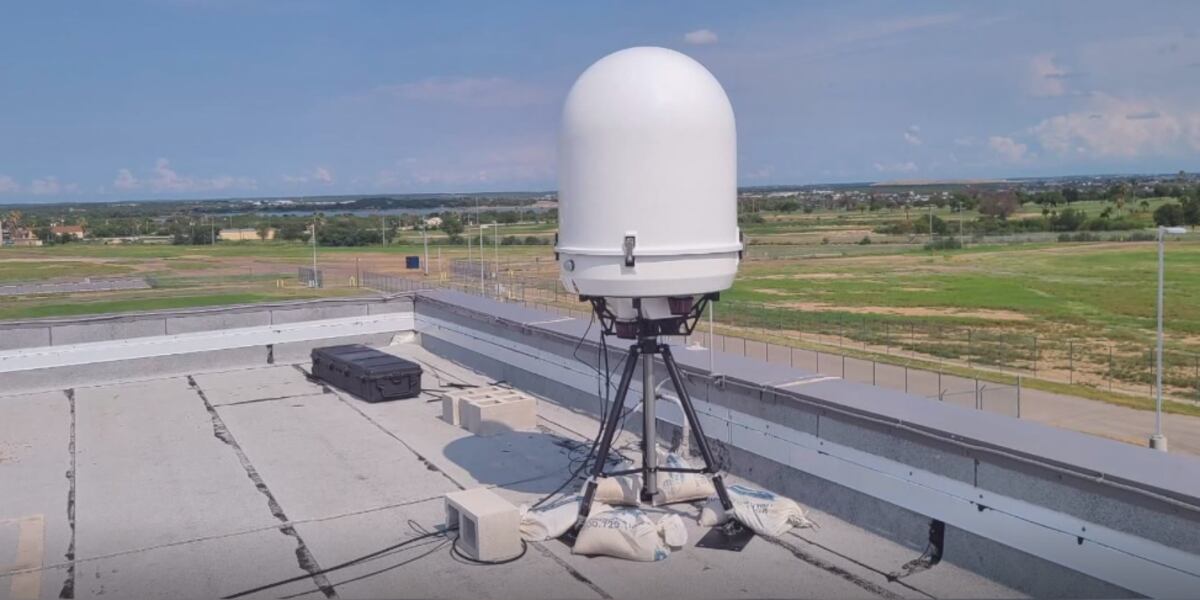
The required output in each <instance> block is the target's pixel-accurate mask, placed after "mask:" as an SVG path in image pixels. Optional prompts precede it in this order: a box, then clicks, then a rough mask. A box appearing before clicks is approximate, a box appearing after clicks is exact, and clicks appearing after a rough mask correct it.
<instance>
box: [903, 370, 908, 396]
mask: <svg viewBox="0 0 1200 600" xmlns="http://www.w3.org/2000/svg"><path fill="white" fill-rule="evenodd" d="M904 393H905V394H907V393H908V365H904Z"/></svg>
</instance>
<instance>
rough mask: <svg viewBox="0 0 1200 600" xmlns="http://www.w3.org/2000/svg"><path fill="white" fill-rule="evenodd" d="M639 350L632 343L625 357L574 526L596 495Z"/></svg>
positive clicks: (587, 509)
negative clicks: (623, 366)
mask: <svg viewBox="0 0 1200 600" xmlns="http://www.w3.org/2000/svg"><path fill="white" fill-rule="evenodd" d="M640 354H641V351H640V350H638V347H637V346H636V345H634V346H633V347H631V348H630V349H629V355H628V356H626V357H625V370H624V371H622V372H621V383H620V384H619V385H618V386H617V395H616V398H615V399H614V400H613V404H612V406H610V407H608V410H609V412H608V420H607V421H605V422H604V431H603V433H601V435H600V446H599V447H598V448H596V454H595V456H594V460H595V463H594V464H592V473H591V476H590V477H588V481H587V486H586V487H584V491H583V501H582V502H580V503H579V517H578V518H577V519H576V520H575V526H576V527H580V526H582V525H583V522H584V520H586V519H587V516H588V513H589V512H590V511H591V510H592V498H593V497H594V496H595V495H596V484H597V482H598V481H599V479H600V477H601V476H603V475H604V463H605V462H606V461H607V460H608V451H609V448H611V447H612V440H613V436H615V435H616V434H617V426H618V424H619V423H620V422H621V409H622V408H624V406H625V394H627V393H628V392H629V384H630V383H632V382H633V371H634V369H636V368H637V363H638V356H639V355H640Z"/></svg>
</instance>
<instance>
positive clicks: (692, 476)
mask: <svg viewBox="0 0 1200 600" xmlns="http://www.w3.org/2000/svg"><path fill="white" fill-rule="evenodd" d="M658 465H659V466H660V467H671V468H674V469H692V468H695V467H693V466H692V464H691V463H689V462H688V461H687V459H685V458H683V457H682V456H679V455H678V454H675V453H674V452H665V451H663V450H661V449H660V450H658ZM636 466H637V465H634V464H633V462H632V461H629V460H626V461H625V462H623V463H621V465H620V467H619V469H618V470H626V469H632V468H635V467H636ZM641 490H642V475H641V474H640V473H635V474H632V475H621V476H618V477H604V478H601V479H600V480H599V481H598V482H597V483H596V499H597V500H599V501H600V502H604V503H607V504H614V505H621V506H637V505H638V504H640V503H641ZM715 493H716V489H715V488H713V484H712V480H710V479H709V478H708V476H707V475H705V474H703V473H670V472H663V473H658V495H656V496H655V497H654V504H655V505H656V506H658V505H663V504H674V503H676V502H690V501H693V500H703V499H705V498H708V497H709V496H711V495H713V494H715Z"/></svg>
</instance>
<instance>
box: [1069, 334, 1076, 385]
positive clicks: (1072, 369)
mask: <svg viewBox="0 0 1200 600" xmlns="http://www.w3.org/2000/svg"><path fill="white" fill-rule="evenodd" d="M1067 366H1068V367H1069V369H1070V370H1069V371H1068V373H1067V383H1070V384H1074V383H1075V340H1070V341H1068V342H1067Z"/></svg>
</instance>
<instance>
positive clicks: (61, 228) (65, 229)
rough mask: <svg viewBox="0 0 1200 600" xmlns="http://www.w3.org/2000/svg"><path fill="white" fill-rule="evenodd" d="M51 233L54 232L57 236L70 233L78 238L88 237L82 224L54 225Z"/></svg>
mask: <svg viewBox="0 0 1200 600" xmlns="http://www.w3.org/2000/svg"><path fill="white" fill-rule="evenodd" d="M50 233H52V234H54V236H55V237H58V236H62V235H69V236H71V237H72V238H74V239H77V240H82V239H83V238H85V237H87V233H86V232H84V230H83V226H82V225H54V226H52V227H50Z"/></svg>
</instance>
